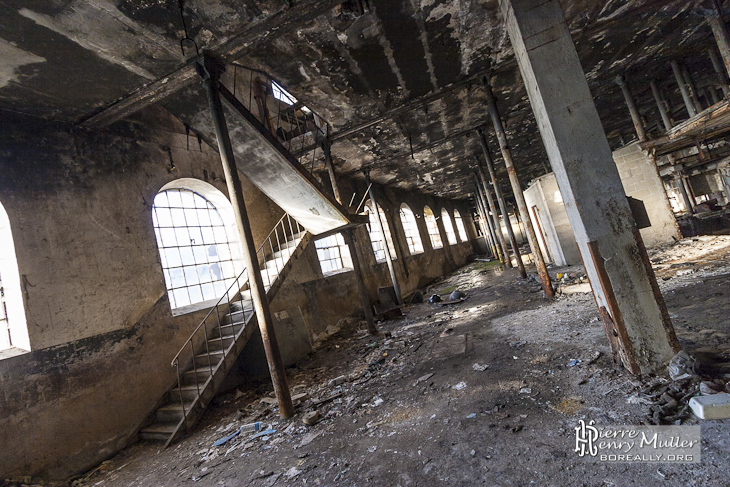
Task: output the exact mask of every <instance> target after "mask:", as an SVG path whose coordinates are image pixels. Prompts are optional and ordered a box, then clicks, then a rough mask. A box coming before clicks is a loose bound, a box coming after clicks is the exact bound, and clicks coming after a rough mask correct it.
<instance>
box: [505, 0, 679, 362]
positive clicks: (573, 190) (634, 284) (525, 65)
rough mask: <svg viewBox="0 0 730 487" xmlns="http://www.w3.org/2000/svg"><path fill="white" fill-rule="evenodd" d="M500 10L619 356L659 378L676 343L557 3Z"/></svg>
mask: <svg viewBox="0 0 730 487" xmlns="http://www.w3.org/2000/svg"><path fill="white" fill-rule="evenodd" d="M500 8H501V10H502V14H503V18H504V19H506V22H507V32H508V34H509V37H510V39H511V41H512V46H513V48H514V50H515V55H516V58H517V63H518V65H519V68H520V72H521V73H522V79H523V80H524V82H525V86H526V89H527V94H528V96H529V98H530V103H531V105H532V108H533V111H534V113H535V117H536V119H537V125H538V127H539V129H540V133H541V135H542V138H543V141H544V144H545V148H546V150H547V154H548V157H549V159H550V163H551V166H552V168H553V171H554V172H555V176H556V179H557V182H558V186H559V188H560V193H561V195H562V197H563V201H564V203H565V209H566V211H567V213H568V218H569V220H570V224H571V226H572V228H573V233H574V234H575V239H576V242H577V244H578V248H579V250H580V253H581V256H582V258H583V262H584V264H585V269H586V273H587V274H588V277H589V279H590V281H591V287H592V288H593V293H594V297H595V299H596V304H597V306H598V309H599V314H600V316H601V320H602V322H603V324H604V326H605V329H606V334H607V336H608V338H609V340H610V341H611V345H612V347H613V349H614V352H615V355H614V357H620V359H621V361H622V362H623V364H624V365H625V366H626V367H627V368H628V369H629V370H630V371H631V372H632V373H635V374H639V373H648V372H651V371H656V370H662V371H663V370H664V367H665V366H666V364H667V362H668V361H669V359H670V358H671V357H672V356H673V355H674V354H675V353H676V352H677V351H678V350H679V343H678V342H677V338H676V336H675V333H674V328H673V326H672V323H671V320H670V318H669V313H668V312H667V308H666V306H665V304H664V299H663V298H662V295H661V293H660V292H659V287H658V285H657V282H656V278H655V276H654V272H653V270H652V268H651V263H650V261H649V258H648V255H647V253H646V248H645V247H644V244H643V241H642V240H641V234H640V233H639V231H638V229H637V228H636V223H635V222H634V220H633V217H632V214H631V209H630V208H629V204H628V201H627V199H626V193H625V192H624V188H623V185H622V184H621V178H620V177H619V174H618V170H617V169H616V164H615V163H614V161H613V157H612V153H611V148H610V147H609V144H608V140H607V139H606V134H605V132H604V130H603V126H602V124H601V120H600V118H599V117H598V112H597V110H596V106H595V104H594V102H593V97H592V96H591V92H590V90H589V89H588V83H587V81H586V78H585V74H584V72H583V69H582V67H581V64H580V60H579V59H578V54H577V52H576V50H575V46H574V45H573V40H572V39H571V36H570V31H569V30H568V26H567V25H566V22H565V17H564V14H563V11H562V8H561V6H560V2H559V0H544V1H541V2H540V3H539V4H536V2H534V1H533V0H500ZM558 72H559V76H557V75H556V74H557V73H558Z"/></svg>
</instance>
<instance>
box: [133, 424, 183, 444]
mask: <svg viewBox="0 0 730 487" xmlns="http://www.w3.org/2000/svg"><path fill="white" fill-rule="evenodd" d="M178 423H179V422H178V421H176V422H174V423H159V422H158V423H152V424H151V425H149V426H145V427H144V428H142V429H141V430H139V437H140V438H141V439H143V440H152V441H167V440H168V439H169V438H170V435H172V434H173V433H174V432H175V429H176V428H177V425H178Z"/></svg>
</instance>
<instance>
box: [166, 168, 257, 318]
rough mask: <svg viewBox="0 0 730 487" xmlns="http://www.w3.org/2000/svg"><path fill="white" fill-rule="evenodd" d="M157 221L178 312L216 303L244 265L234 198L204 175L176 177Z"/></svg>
mask: <svg viewBox="0 0 730 487" xmlns="http://www.w3.org/2000/svg"><path fill="white" fill-rule="evenodd" d="M152 222H153V224H154V227H155V236H156V237H157V247H158V248H159V250H160V262H161V263H162V271H163V273H164V275H165V284H166V286H167V295H168V297H169V299H170V308H171V309H172V310H173V314H175V315H178V314H183V313H188V312H191V311H195V310H198V309H203V308H206V307H209V306H213V305H214V304H215V303H216V302H217V301H218V300H219V299H220V298H221V297H222V296H223V295H224V294H225V293H226V290H227V289H228V288H229V287H230V286H231V284H233V282H234V280H235V278H236V277H237V276H238V275H239V274H240V273H241V272H242V271H243V264H242V259H241V246H240V244H239V240H238V235H237V231H236V225H235V219H234V217H233V209H232V207H231V204H230V202H229V201H228V199H227V198H226V197H225V195H223V193H221V192H220V191H218V190H217V189H215V188H214V187H213V186H211V185H209V184H207V183H204V182H202V181H198V180H195V179H180V180H177V181H173V182H172V183H170V184H169V185H167V186H165V187H164V188H162V190H160V192H159V193H158V194H157V196H156V197H155V201H154V204H153V208H152ZM236 291H238V290H236Z"/></svg>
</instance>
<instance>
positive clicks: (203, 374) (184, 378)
mask: <svg viewBox="0 0 730 487" xmlns="http://www.w3.org/2000/svg"><path fill="white" fill-rule="evenodd" d="M196 371H197V378H198V384H199V385H200V389H201V390H203V384H205V381H207V380H208V378H209V377H210V375H211V374H210V369H209V368H208V367H198V368H197V369H195V370H193V369H192V368H191V369H190V370H186V371H185V372H183V373H182V374H180V382H182V385H183V386H188V385H192V386H194V385H195V377H196Z"/></svg>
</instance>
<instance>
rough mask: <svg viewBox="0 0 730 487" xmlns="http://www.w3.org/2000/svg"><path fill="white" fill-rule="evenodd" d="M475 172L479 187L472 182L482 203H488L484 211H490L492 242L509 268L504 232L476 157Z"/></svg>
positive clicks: (500, 258)
mask: <svg viewBox="0 0 730 487" xmlns="http://www.w3.org/2000/svg"><path fill="white" fill-rule="evenodd" d="M476 159H477V170H478V171H477V174H478V177H477V178H476V179H477V180H478V181H480V182H481V183H482V184H481V188H480V186H479V184H478V183H476V182H475V183H474V185H475V186H476V188H477V189H478V190H479V192H478V193H479V195H480V196H482V203H484V201H485V200H486V201H487V202H488V204H489V208H486V205H485V211H486V210H487V209H488V210H489V211H491V212H492V219H491V220H489V221H490V225H489V226H490V228H491V229H492V231H493V232H494V242H495V244H496V246H497V251H498V255H499V260H500V261H502V263H503V264H504V265H505V266H506V267H507V268H508V269H510V268H511V267H512V262H511V259H510V257H509V250H507V241H506V240H505V238H504V234H503V233H502V228H501V227H500V226H499V217H498V216H497V209H496V207H495V206H494V199H493V198H492V192H491V191H490V190H489V184H487V177H486V176H485V175H484V167H482V160H481V159H480V158H479V157H477V158H476ZM485 216H486V217H487V218H489V212H487V213H486V214H485Z"/></svg>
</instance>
